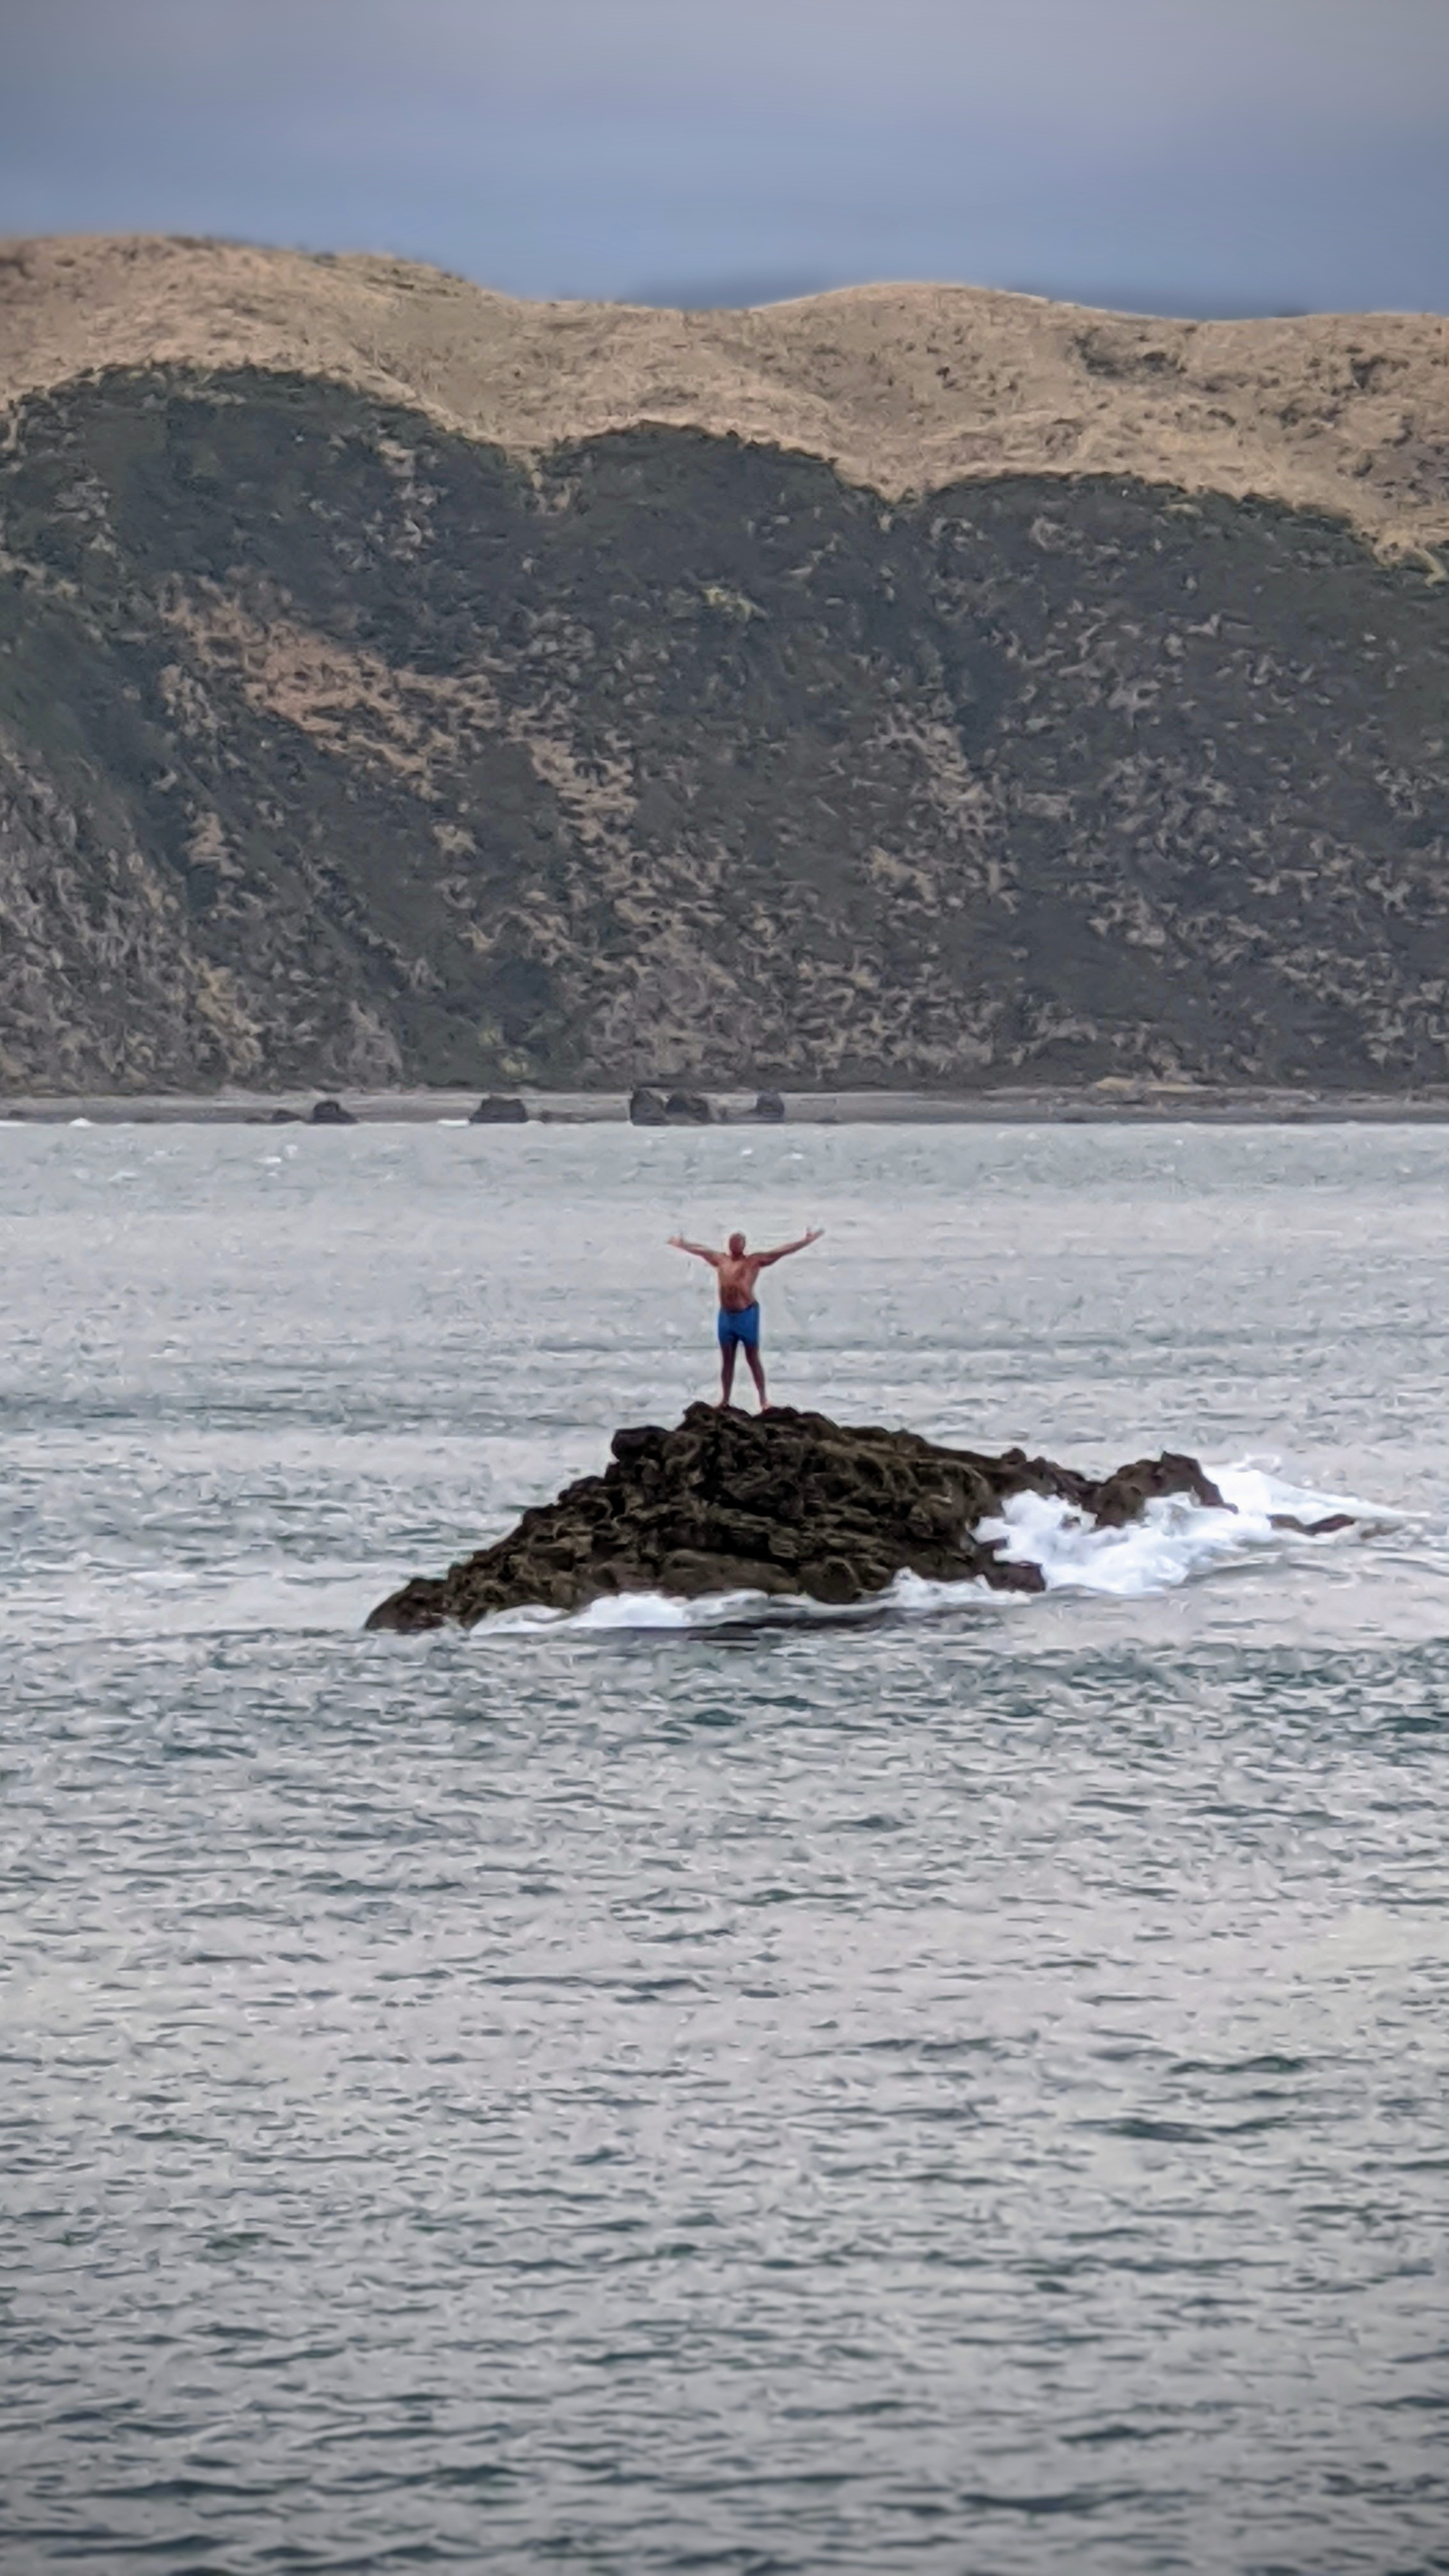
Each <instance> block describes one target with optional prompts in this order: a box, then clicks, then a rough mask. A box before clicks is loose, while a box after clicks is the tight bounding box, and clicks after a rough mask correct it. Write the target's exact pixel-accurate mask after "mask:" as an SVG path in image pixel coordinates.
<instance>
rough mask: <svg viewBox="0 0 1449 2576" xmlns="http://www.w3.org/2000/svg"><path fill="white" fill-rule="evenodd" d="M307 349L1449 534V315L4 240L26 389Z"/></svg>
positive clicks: (343, 367)
mask: <svg viewBox="0 0 1449 2576" xmlns="http://www.w3.org/2000/svg"><path fill="white" fill-rule="evenodd" d="M152 364H157V365H170V366H178V367H187V368H193V369H200V370H214V369H224V368H229V367H238V366H255V367H265V368H275V369H280V370H286V371H298V372H301V373H303V374H308V375H315V376H318V377H324V378H328V379H331V380H333V381H336V382H340V383H343V384H347V385H352V386H356V387H358V388H360V389H362V390H364V391H366V392H368V393H372V394H376V395H381V396H384V397H386V398H387V399H389V400H391V401H394V402H397V403H401V404H408V405H412V406H415V407H417V408H419V409H421V410H422V411H424V412H425V413H426V414H428V415H429V416H430V417H431V418H432V419H433V420H435V421H437V422H438V423H439V424H440V425H441V426H443V427H445V428H447V429H450V430H454V431H458V432H461V433H462V434H463V435H465V436H467V437H470V438H479V439H487V440H491V441H495V442H496V443H497V444H498V445H500V446H502V447H504V448H506V449H508V450H510V451H511V452H513V453H515V454H519V455H538V454H541V453H543V452H545V451H547V450H548V449H549V448H551V447H554V446H556V445H558V444H559V443H560V442H561V441H564V440H568V439H574V438H583V437H592V436H597V435H598V434H600V433H601V432H604V431H608V430H613V429H622V428H627V427H629V426H631V425H633V424H635V423H637V422H640V421H658V422H666V423H670V424H673V425H676V426H688V427H696V428H699V429H704V430H708V431H711V432H713V433H715V434H716V435H719V434H724V433H729V432H733V433H734V434H735V435H736V436H738V437H740V438H745V439H749V440H753V441H759V442H765V443H769V444H773V445H777V446H780V447H783V448H791V449H796V450H802V451H804V452H805V453H806V454H809V455H813V456H819V457H823V458H826V459H828V460H829V462H830V463H831V464H832V465H834V466H835V467H836V468H837V469H838V470H839V471H840V472H841V473H842V474H843V475H845V476H846V477H848V478H849V479H850V480H851V481H852V482H855V483H859V484H864V485H866V486H869V487H872V488H874V489H875V490H876V491H878V492H880V493H881V494H882V496H883V497H885V498H887V499H894V498H897V497H900V496H903V495H905V494H907V493H912V492H928V491H932V490H937V489H940V488H941V487H942V486H943V485H945V484H948V483H952V482H956V481H958V480H960V479H963V478H970V477H985V476H992V475H1000V474H1009V473H1046V474H1053V475H1076V474H1104V473H1105V474H1130V475H1134V476H1140V477H1142V478H1143V479H1144V480H1146V481H1148V482H1153V483H1167V484H1173V485H1178V486H1181V487H1182V488H1184V489H1186V490H1188V491H1198V492H1201V491H1214V492H1222V493H1226V494H1231V495H1234V496H1238V497H1241V496H1243V495H1245V494H1249V493H1256V494H1260V495H1262V496H1264V497H1266V498H1270V499H1273V500H1278V501H1285V502H1290V503H1293V504H1295V505H1297V506H1300V507H1306V508H1313V509H1321V510H1325V511H1329V512H1332V513H1337V514H1341V515H1343V516H1345V517H1347V518H1349V519H1350V520H1352V521H1353V523H1354V524H1355V525H1356V526H1357V527H1358V528H1359V529H1361V530H1362V531H1363V533H1364V534H1365V535H1366V536H1368V537H1369V538H1370V539H1371V540H1372V541H1373V543H1374V544H1375V545H1377V546H1379V547H1380V548H1382V549H1384V550H1385V551H1387V552H1412V553H1420V552H1423V551H1425V550H1427V549H1431V548H1435V547H1440V546H1443V545H1445V544H1446V543H1449V321H1446V320H1445V319H1444V318H1443V317H1441V316H1439V315H1433V314H1397V313H1377V314H1348V315H1313V316H1310V317H1308V318H1305V319H1302V320H1293V321H1265V322H1209V323H1194V322H1165V321H1153V320H1144V319H1142V318H1140V317H1135V316H1130V315H1123V314H1111V313H1100V312H1094V311H1092V310H1090V309H1088V308H1087V307H1085V306H1081V305H1073V304H1050V303H1046V302H1044V301H1042V300H1040V299H1038V298H1036V297H1034V296H1025V295H1000V294H996V293H994V292H991V291H988V290H986V289H983V288H978V287H967V286H864V287H854V288H850V289H848V290H845V291H843V292H841V293H838V294H832V295H815V296H808V297H805V298H802V299H801V300H800V301H799V302H796V303H790V304H774V305H767V306H762V307H757V308H755V309H754V310H751V311H747V312H719V313H672V312H658V311H654V310H652V309H649V308H646V307H642V306H633V305H617V304H526V303H518V302H516V301H514V300H513V299H512V298H511V297H508V296H505V295H495V294H491V293H489V292H487V291H486V290H484V289H483V288H480V287H476V286H470V285H468V284H466V283H465V282H464V281H463V280H461V279H458V278H453V277H448V276H446V275H444V274H443V273H442V272H440V271H439V270H436V269H429V268H420V267H413V266H410V265H408V264H407V263H405V262H403V261H400V260H390V259H377V258H367V257H350V258H344V259H329V260H322V259H314V258H311V257H307V256H305V255H303V254H302V253H300V252H295V251H280V250H260V249H254V248H249V247H246V246H241V245H233V244H228V243H219V242H188V241H177V240H169V239H162V238H152V237H149V236H136V237H123V238H110V237H94V238H92V237H87V236H77V237H69V238H56V239H46V240H32V241H15V242H10V243H7V244H3V245H0V403H3V404H13V403H14V402H15V401H16V400H17V399H19V398H21V397H23V396H24V395H26V394H28V393H32V392H35V391H37V390H40V389H44V388H50V387H54V386H56V385H59V384H62V383H64V382H66V381H67V380H69V379H73V378H76V377H80V376H87V375H94V374H95V373H97V372H98V371H100V370H102V369H106V368H112V367H135V366H141V365H152Z"/></svg>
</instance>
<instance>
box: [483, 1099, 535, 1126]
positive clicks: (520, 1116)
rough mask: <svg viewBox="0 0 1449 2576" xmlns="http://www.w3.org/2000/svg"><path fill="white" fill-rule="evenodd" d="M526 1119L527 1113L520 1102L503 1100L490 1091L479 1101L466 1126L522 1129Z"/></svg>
mask: <svg viewBox="0 0 1449 2576" xmlns="http://www.w3.org/2000/svg"><path fill="white" fill-rule="evenodd" d="M527 1118H528V1111H527V1110H526V1108H525V1107H524V1105H523V1102H522V1101H521V1100H515V1099H508V1098H504V1097H501V1096H500V1095H499V1094H498V1093H497V1092H494V1091H490V1092H489V1093H488V1095H487V1098H486V1099H484V1100H480V1101H479V1103H478V1106H477V1108H476V1109H475V1110H474V1112H473V1115H472V1117H471V1118H470V1119H469V1121H468V1124H469V1126H470V1127H522V1126H523V1125H525V1123H526V1121H527Z"/></svg>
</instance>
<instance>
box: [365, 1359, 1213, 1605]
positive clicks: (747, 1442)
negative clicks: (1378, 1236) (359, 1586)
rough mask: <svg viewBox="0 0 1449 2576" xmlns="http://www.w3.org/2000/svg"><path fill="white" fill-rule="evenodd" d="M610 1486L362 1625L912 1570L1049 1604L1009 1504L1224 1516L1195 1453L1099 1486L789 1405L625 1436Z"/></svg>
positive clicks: (548, 1513) (854, 1579)
mask: <svg viewBox="0 0 1449 2576" xmlns="http://www.w3.org/2000/svg"><path fill="white" fill-rule="evenodd" d="M611 1446H612V1449H613V1457H612V1461H611V1463H610V1465H609V1466H608V1467H606V1468H605V1470H604V1472H603V1474H602V1475H601V1476H584V1477H582V1478H581V1479H580V1480H579V1482H578V1483H577V1484H574V1485H570V1486H569V1487H568V1488H567V1490H566V1491H565V1492H564V1493H562V1494H560V1496H559V1498H558V1500H557V1502H556V1503H547V1504H542V1505H539V1506H537V1507H536V1508H535V1509H533V1510H531V1511H526V1512H525V1513H524V1515H523V1518H522V1520H521V1521H520V1522H519V1523H518V1526H517V1528H516V1529H513V1530H511V1531H510V1532H509V1534H508V1536H507V1537H506V1538H501V1539H499V1540H497V1541H496V1543H495V1544H494V1545H493V1546H491V1547H484V1548H479V1549H478V1550H477V1552H476V1553H475V1554H474V1555H472V1556H470V1557H465V1558H464V1559H462V1560H461V1561H460V1563H458V1564H456V1565H454V1566H451V1567H450V1568H449V1570H448V1572H447V1573H446V1574H445V1575H440V1576H427V1575H419V1576H415V1577H414V1579H413V1581H412V1582H411V1583H405V1584H404V1585H403V1587H402V1589H401V1591H399V1592H395V1593H393V1594H392V1595H391V1596H390V1598H389V1599H388V1600H386V1601H383V1602H380V1603H379V1604H378V1607H377V1608H376V1609H375V1610H374V1611H373V1613H372V1615H371V1617H370V1618H369V1620H368V1622H367V1625H368V1627H369V1628H387V1629H392V1630H395V1631H397V1632H399V1633H401V1634H403V1635H412V1634H415V1633H418V1632H420V1631H422V1630H424V1629H428V1628H440V1627H442V1626H444V1625H445V1624H446V1623H447V1622H448V1621H456V1622H458V1624H459V1625H461V1626H462V1627H465V1628H471V1627H472V1626H473V1625H474V1623H475V1622H476V1621H477V1620H479V1619H483V1618H486V1617H487V1616H488V1615H489V1613H490V1612H492V1611H496V1610H513V1609H521V1608H524V1607H526V1606H529V1605H532V1604H538V1605H539V1606H541V1607H543V1608H547V1609H554V1610H582V1609H584V1608H586V1607H587V1605H588V1603H589V1602H591V1601H598V1600H601V1599H603V1598H605V1597H608V1596H611V1595H617V1594H620V1593H629V1592H667V1593H673V1594H676V1595H679V1596H682V1597H683V1598H684V1599H686V1600H698V1599H700V1598H701V1597H702V1596H703V1595H705V1594H707V1593H719V1592H765V1593H795V1594H803V1595H804V1596H806V1597H807V1598H808V1599H810V1600H813V1601H821V1602H828V1603H830V1604H832V1605H838V1606H841V1607H843V1606H845V1605H846V1604H847V1603H850V1602H856V1601H868V1600H870V1599H871V1598H872V1597H873V1596H875V1595H877V1594H879V1593H882V1592H884V1591H886V1590H887V1588H888V1587H889V1585H890V1584H891V1583H892V1582H893V1581H894V1579H895V1577H896V1576H897V1575H898V1574H900V1573H902V1572H904V1571H905V1570H907V1569H909V1570H910V1571H911V1572H912V1573H913V1574H919V1575H923V1576H925V1577H926V1578H927V1579H928V1580H930V1581H934V1582H940V1583H962V1582H967V1581H969V1580H971V1579H973V1578H975V1579H978V1580H980V1581H982V1582H985V1583H987V1584H989V1585H991V1586H992V1588H993V1589H994V1590H997V1591H1010V1592H1040V1591H1042V1590H1044V1589H1045V1581H1046V1578H1045V1576H1044V1575H1043V1573H1042V1570H1041V1568H1040V1566H1038V1565H1032V1564H1029V1563H1018V1562H1014V1561H1012V1562H1008V1561H1007V1560H1005V1559H1003V1558H1002V1557H1001V1556H1000V1555H999V1554H998V1552H997V1546H998V1543H997V1542H996V1541H995V1540H992V1539H980V1538H978V1537H977V1536H976V1532H977V1529H978V1528H979V1526H980V1524H981V1523H982V1522H983V1521H987V1520H991V1519H993V1518H994V1517H995V1516H996V1515H998V1514H999V1513H1000V1511H1001V1508H1002V1506H1003V1504H1004V1503H1006V1502H1008V1501H1009V1500H1010V1499H1011V1497H1012V1496H1013V1495H1014V1494H1024V1493H1026V1494H1043V1495H1048V1496H1054V1497H1057V1498H1059V1499H1060V1500H1062V1501H1064V1502H1068V1503H1071V1504H1074V1505H1075V1506H1076V1507H1077V1509H1079V1510H1080V1511H1083V1512H1086V1513H1088V1514H1090V1515H1091V1516H1092V1517H1093V1518H1094V1519H1096V1520H1098V1521H1100V1522H1101V1523H1102V1524H1103V1526H1104V1527H1107V1528H1110V1529H1118V1528H1120V1527H1121V1526H1122V1525H1123V1523H1124V1522H1126V1521H1129V1520H1135V1519H1137V1518H1138V1517H1139V1516H1140V1515H1141V1513H1142V1511H1143V1509H1144V1508H1145V1506H1146V1504H1147V1503H1148V1502H1149V1501H1151V1500H1152V1499H1153V1498H1154V1497H1155V1496H1157V1495H1161V1494H1188V1495H1191V1497H1192V1498H1193V1500H1194V1501H1195V1502H1198V1503H1203V1504H1208V1505H1212V1506H1216V1507H1217V1508H1218V1509H1221V1510H1226V1509H1228V1508H1229V1506H1228V1505H1227V1504H1226V1503H1225V1502H1224V1500H1223V1497H1222V1495H1221V1494H1220V1493H1219V1491H1218V1489H1217V1487H1216V1485H1215V1484H1213V1482H1212V1480H1211V1478H1210V1477H1208V1476H1206V1475H1204V1473H1203V1470H1202V1468H1201V1467H1200V1466H1199V1465H1198V1462H1197V1460H1196V1459H1195V1458H1185V1457H1180V1456H1177V1455H1174V1454H1168V1455H1166V1456H1164V1457H1161V1458H1140V1459H1138V1460H1136V1461H1135V1462H1134V1464H1133V1465H1131V1466H1129V1467H1119V1468H1118V1470H1117V1472H1116V1474H1115V1475H1112V1476H1108V1477H1106V1478H1105V1479H1102V1480H1094V1479H1093V1478H1091V1477H1089V1476H1083V1475H1079V1474H1077V1472H1076V1471H1075V1470H1074V1469H1073V1468H1070V1467H1058V1466H1055V1465H1054V1464H1053V1463H1052V1461H1051V1460H1050V1459H1049V1458H1028V1457H1027V1455H1026V1452H1025V1451H1024V1450H1022V1449H1010V1450H1008V1451H1007V1452H1006V1454H1005V1456H1004V1457H1001V1458H993V1457H988V1456H985V1455H979V1454H978V1453H977V1452H975V1451H974V1450H968V1449H943V1448H939V1447H937V1445H936V1444H935V1442H933V1441H930V1440H922V1439H920V1438H918V1436H917V1435H916V1434H915V1433H914V1432H911V1431H887V1430H883V1429H879V1428H877V1427H875V1426H873V1425H850V1424H845V1423H839V1422H832V1421H830V1420H829V1418H828V1417H827V1416H826V1415H825V1414H823V1413H799V1412H796V1411H794V1410H793V1409H792V1408H791V1407H789V1406H783V1405H782V1406H779V1407H777V1408H775V1409H774V1410H772V1411H771V1412H769V1413H763V1414H749V1413H737V1412H736V1411H734V1409H733V1408H732V1407H731V1408H728V1409H724V1408H721V1407H719V1406H717V1405H712V1404H692V1405H691V1406H690V1407H689V1410H688V1412H687V1413H686V1414H685V1417H684V1420H683V1421H682V1422H681V1423H679V1424H677V1425H676V1427H675V1428H674V1429H673V1430H666V1429H665V1428H664V1427H663V1426H662V1425H661V1424H659V1423H652V1422H651V1423H644V1424H642V1425H640V1426H638V1427H636V1428H633V1429H629V1430H623V1431H616V1432H615V1434H614V1437H613V1441H612V1444H611Z"/></svg>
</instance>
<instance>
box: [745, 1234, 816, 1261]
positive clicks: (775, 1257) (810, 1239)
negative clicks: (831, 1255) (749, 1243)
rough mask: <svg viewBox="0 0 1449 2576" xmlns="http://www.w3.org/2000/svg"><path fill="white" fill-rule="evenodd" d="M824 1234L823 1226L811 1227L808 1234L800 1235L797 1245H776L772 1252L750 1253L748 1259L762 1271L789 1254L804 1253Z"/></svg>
mask: <svg viewBox="0 0 1449 2576" xmlns="http://www.w3.org/2000/svg"><path fill="white" fill-rule="evenodd" d="M824 1232H825V1228H824V1226H823V1225H812V1227H811V1228H810V1231H809V1233H808V1234H802V1235H801V1237H800V1240H799V1242H798V1243H777V1244H776V1246H775V1249H774V1251H773V1252H752V1253H751V1255H750V1259H751V1260H752V1261H757V1262H758V1263H759V1265H760V1268H761V1269H762V1270H767V1269H768V1268H769V1265H770V1263H771V1262H772V1261H783V1260H784V1259H785V1258H786V1255H787V1254H789V1253H791V1252H804V1251H806V1250H807V1249H808V1248H809V1246H810V1245H811V1244H812V1243H818V1242H819V1241H820V1238H821V1236H822V1234H823V1233H824Z"/></svg>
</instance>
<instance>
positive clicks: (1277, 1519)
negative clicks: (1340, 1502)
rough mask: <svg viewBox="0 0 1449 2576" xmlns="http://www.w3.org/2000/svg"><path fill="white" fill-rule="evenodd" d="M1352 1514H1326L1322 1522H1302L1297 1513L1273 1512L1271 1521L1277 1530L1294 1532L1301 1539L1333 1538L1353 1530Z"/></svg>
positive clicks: (1270, 1515) (1270, 1517) (1270, 1516)
mask: <svg viewBox="0 0 1449 2576" xmlns="http://www.w3.org/2000/svg"><path fill="white" fill-rule="evenodd" d="M1354 1518H1355V1515H1354V1514H1353V1513H1352V1512H1325V1514H1324V1516H1323V1518H1322V1520H1317V1521H1301V1520H1300V1519H1299V1518H1298V1515H1297V1513H1296V1512H1272V1513H1270V1514H1269V1519H1270V1521H1271V1523H1272V1526H1273V1528H1274V1529H1276V1530H1293V1531H1295V1532H1296V1533H1297V1535H1298V1537H1299V1538H1332V1537H1333V1536H1334V1535H1335V1533H1336V1532H1337V1531H1339V1530H1346V1529H1352V1528H1353V1525H1354Z"/></svg>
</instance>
